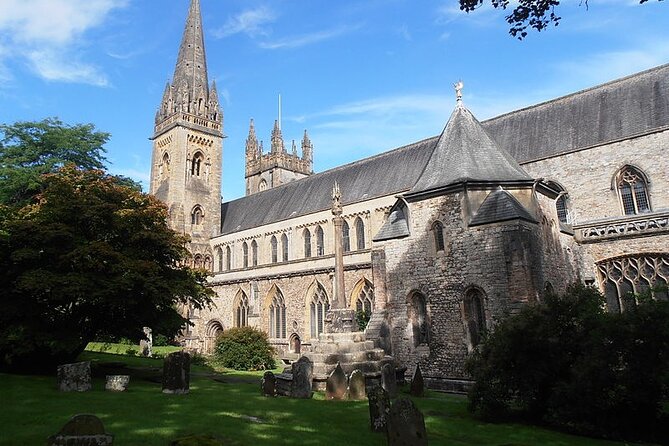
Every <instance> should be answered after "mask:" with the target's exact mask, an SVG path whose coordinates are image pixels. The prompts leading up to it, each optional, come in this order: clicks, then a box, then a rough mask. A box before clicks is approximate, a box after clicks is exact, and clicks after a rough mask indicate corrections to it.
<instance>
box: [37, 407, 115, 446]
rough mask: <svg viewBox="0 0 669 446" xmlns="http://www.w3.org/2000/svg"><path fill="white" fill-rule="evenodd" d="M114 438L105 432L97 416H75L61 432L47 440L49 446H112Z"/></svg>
mask: <svg viewBox="0 0 669 446" xmlns="http://www.w3.org/2000/svg"><path fill="white" fill-rule="evenodd" d="M113 444H114V436H113V435H111V434H108V433H106V432H105V427H104V426H103V425H102V421H100V419H99V418H98V417H96V416H95V415H89V414H82V415H75V416H73V417H72V418H71V419H70V421H68V422H67V423H65V425H64V426H63V427H62V428H61V430H60V432H58V433H57V434H56V435H52V436H51V437H49V439H48V440H47V446H111V445H113Z"/></svg>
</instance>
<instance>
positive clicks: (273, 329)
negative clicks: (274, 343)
mask: <svg viewBox="0 0 669 446" xmlns="http://www.w3.org/2000/svg"><path fill="white" fill-rule="evenodd" d="M269 336H270V338H281V339H283V338H285V337H286V303H285V301H284V299H283V295H282V294H281V291H279V290H278V288H275V289H274V296H273V297H272V300H271V302H270V305H269Z"/></svg>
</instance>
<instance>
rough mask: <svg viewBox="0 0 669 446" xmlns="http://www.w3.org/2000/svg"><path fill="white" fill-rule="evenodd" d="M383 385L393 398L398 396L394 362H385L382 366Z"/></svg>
mask: <svg viewBox="0 0 669 446" xmlns="http://www.w3.org/2000/svg"><path fill="white" fill-rule="evenodd" d="M381 386H382V387H383V388H384V390H385V391H386V392H388V395H389V396H390V397H391V398H395V397H396V396H397V377H396V376H395V367H394V366H393V365H392V364H384V365H383V367H381Z"/></svg>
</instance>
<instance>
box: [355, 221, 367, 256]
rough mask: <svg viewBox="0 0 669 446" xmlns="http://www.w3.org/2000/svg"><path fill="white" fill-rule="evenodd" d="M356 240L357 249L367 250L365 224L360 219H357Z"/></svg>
mask: <svg viewBox="0 0 669 446" xmlns="http://www.w3.org/2000/svg"><path fill="white" fill-rule="evenodd" d="M355 238H356V241H357V246H356V248H357V249H358V250H360V249H365V224H364V223H363V222H362V218H360V217H358V218H356V219H355Z"/></svg>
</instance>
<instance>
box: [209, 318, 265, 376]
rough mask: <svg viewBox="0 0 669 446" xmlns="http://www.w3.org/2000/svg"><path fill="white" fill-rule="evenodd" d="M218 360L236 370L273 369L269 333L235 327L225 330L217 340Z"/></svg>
mask: <svg viewBox="0 0 669 446" xmlns="http://www.w3.org/2000/svg"><path fill="white" fill-rule="evenodd" d="M214 355H215V358H216V360H217V361H218V362H219V363H220V364H221V365H222V366H223V367H228V368H230V369H235V370H266V369H273V368H274V366H275V363H274V349H273V348H272V346H271V345H270V343H269V338H268V337H267V333H265V332H264V331H261V330H258V329H257V328H254V327H234V328H230V329H228V330H225V331H224V332H223V334H222V335H221V336H220V337H219V338H218V339H217V340H216V348H215V351H214Z"/></svg>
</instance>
